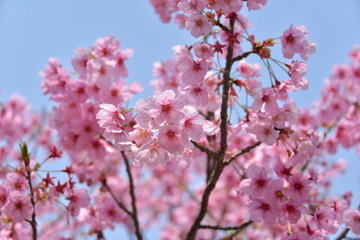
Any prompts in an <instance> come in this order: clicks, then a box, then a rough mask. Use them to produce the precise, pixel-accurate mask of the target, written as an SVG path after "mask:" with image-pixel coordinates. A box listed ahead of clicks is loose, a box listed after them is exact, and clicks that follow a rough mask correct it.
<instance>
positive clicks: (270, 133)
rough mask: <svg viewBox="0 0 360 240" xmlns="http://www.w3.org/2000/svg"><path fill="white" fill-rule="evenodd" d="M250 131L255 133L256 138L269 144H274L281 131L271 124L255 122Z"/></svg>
mask: <svg viewBox="0 0 360 240" xmlns="http://www.w3.org/2000/svg"><path fill="white" fill-rule="evenodd" d="M248 132H250V133H252V134H255V135H256V138H257V139H258V140H259V141H260V142H263V143H265V144H267V145H269V146H271V145H273V144H274V143H275V142H276V141H277V139H278V138H279V133H278V132H277V131H276V130H275V129H274V128H273V127H272V126H269V125H261V124H254V125H252V126H251V127H250V129H249V130H248Z"/></svg>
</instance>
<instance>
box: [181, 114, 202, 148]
mask: <svg viewBox="0 0 360 240" xmlns="http://www.w3.org/2000/svg"><path fill="white" fill-rule="evenodd" d="M204 123H205V119H204V118H203V117H202V116H201V115H199V114H197V113H191V114H189V115H187V116H186V117H185V118H184V119H183V120H182V121H181V125H182V127H183V129H184V131H185V132H186V134H187V135H188V136H189V137H190V139H191V140H194V141H200V139H201V138H202V137H203V136H204V130H203V127H202V125H203V124H204Z"/></svg>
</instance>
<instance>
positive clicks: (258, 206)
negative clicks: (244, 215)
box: [247, 199, 277, 225]
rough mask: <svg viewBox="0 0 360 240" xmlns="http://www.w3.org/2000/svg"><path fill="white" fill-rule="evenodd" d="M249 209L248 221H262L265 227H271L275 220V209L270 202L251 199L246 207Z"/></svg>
mask: <svg viewBox="0 0 360 240" xmlns="http://www.w3.org/2000/svg"><path fill="white" fill-rule="evenodd" d="M247 207H248V208H250V219H251V220H253V221H255V222H261V221H263V222H264V224H266V225H272V224H274V223H275V220H276V218H277V214H276V212H277V209H275V207H274V205H272V204H271V203H270V202H267V201H266V200H263V199H253V200H252V201H251V202H250V203H248V205H247Z"/></svg>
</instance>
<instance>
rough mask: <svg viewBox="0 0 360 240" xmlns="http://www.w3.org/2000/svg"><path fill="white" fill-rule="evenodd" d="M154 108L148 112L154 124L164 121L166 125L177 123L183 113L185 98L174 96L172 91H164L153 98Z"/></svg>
mask: <svg viewBox="0 0 360 240" xmlns="http://www.w3.org/2000/svg"><path fill="white" fill-rule="evenodd" d="M153 102H154V106H153V107H154V108H153V109H151V110H150V111H149V115H150V116H151V117H153V118H154V120H155V123H156V124H161V123H163V122H164V121H166V122H168V123H172V122H174V123H176V122H179V121H180V120H181V119H182V118H183V117H184V113H183V112H182V108H183V107H184V105H185V103H186V102H185V98H184V97H183V96H182V95H176V94H175V92H174V91H172V90H166V91H164V92H162V93H160V94H158V95H156V96H155V97H154V101H153Z"/></svg>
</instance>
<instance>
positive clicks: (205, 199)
mask: <svg viewBox="0 0 360 240" xmlns="http://www.w3.org/2000/svg"><path fill="white" fill-rule="evenodd" d="M216 160H218V159H216ZM224 167H225V165H223V164H219V165H217V167H216V168H215V169H214V171H213V172H212V174H211V177H210V181H209V183H208V184H207V186H206V188H205V191H204V193H203V195H202V199H201V204H200V210H199V213H198V215H197V217H196V219H195V221H194V222H193V225H192V227H191V229H190V231H189V233H188V235H187V237H186V239H187V240H194V239H195V236H196V232H197V230H198V229H199V226H200V223H201V221H202V220H203V218H204V216H205V214H206V212H207V207H208V203H209V198H210V194H211V192H212V190H213V189H214V188H215V186H216V183H217V181H218V180H219V178H220V175H221V173H222V171H223V170H224Z"/></svg>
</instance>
